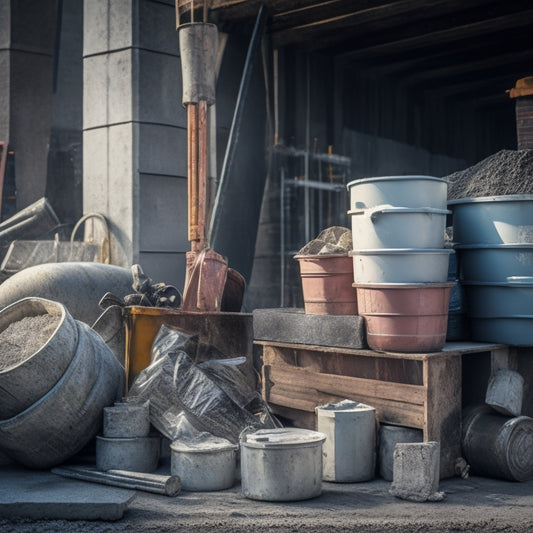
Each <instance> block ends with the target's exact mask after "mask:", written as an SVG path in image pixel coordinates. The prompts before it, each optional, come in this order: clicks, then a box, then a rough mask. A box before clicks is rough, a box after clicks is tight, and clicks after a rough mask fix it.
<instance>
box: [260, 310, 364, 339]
mask: <svg viewBox="0 0 533 533" xmlns="http://www.w3.org/2000/svg"><path fill="white" fill-rule="evenodd" d="M253 317H254V339H255V340H265V341H275V342H276V341H277V342H289V343H294V344H312V345H316V346H337V347H339V348H353V349H361V348H366V347H367V345H366V340H365V328H364V322H363V318H362V317H360V316H357V315H307V314H305V313H304V312H303V309H295V308H287V309H255V310H254V311H253Z"/></svg>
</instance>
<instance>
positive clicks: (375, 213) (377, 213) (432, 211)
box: [348, 207, 451, 222]
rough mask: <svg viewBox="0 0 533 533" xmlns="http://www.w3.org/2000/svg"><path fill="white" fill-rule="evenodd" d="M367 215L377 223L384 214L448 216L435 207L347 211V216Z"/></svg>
mask: <svg viewBox="0 0 533 533" xmlns="http://www.w3.org/2000/svg"><path fill="white" fill-rule="evenodd" d="M366 213H369V216H370V220H371V221H372V222H377V221H378V220H379V218H380V217H381V216H382V215H386V214H393V213H396V214H402V215H403V214H405V213H424V214H429V215H449V214H451V211H450V210H448V209H438V208H436V207H380V208H375V209H352V210H350V211H348V214H349V215H364V214H366Z"/></svg>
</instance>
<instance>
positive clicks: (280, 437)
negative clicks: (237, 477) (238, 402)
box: [241, 428, 326, 501]
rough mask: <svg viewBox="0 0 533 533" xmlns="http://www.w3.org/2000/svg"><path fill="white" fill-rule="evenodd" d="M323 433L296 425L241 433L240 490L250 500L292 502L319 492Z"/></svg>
mask: <svg viewBox="0 0 533 533" xmlns="http://www.w3.org/2000/svg"><path fill="white" fill-rule="evenodd" d="M325 440H326V435H324V434H323V433H319V432H317V431H310V430H307V429H298V428H281V429H260V430H258V431H256V432H254V433H244V434H243V435H242V436H241V483H242V493H243V495H244V496H246V497H247V498H250V499H253V500H267V501H296V500H307V499H309V498H315V497H316V496H319V495H320V494H321V492H322V444H323V443H324V441H325Z"/></svg>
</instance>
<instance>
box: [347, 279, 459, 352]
mask: <svg viewBox="0 0 533 533" xmlns="http://www.w3.org/2000/svg"><path fill="white" fill-rule="evenodd" d="M453 285H454V282H448V283H419V284H411V283H397V284H365V285H362V284H355V283H354V287H355V288H356V290H357V299H358V301H359V314H360V315H361V316H363V317H364V319H365V325H366V336H367V342H368V346H369V347H370V348H371V349H373V350H382V351H395V352H435V351H439V350H440V349H441V348H442V347H443V346H444V343H445V342H446V330H447V323H448V307H449V301H450V290H451V288H452V286H453Z"/></svg>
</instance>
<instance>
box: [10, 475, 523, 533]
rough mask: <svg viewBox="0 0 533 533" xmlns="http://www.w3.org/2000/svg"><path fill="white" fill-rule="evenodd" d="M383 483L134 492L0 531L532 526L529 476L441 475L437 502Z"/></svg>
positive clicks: (516, 529) (396, 529) (510, 528)
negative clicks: (259, 496) (109, 508)
mask: <svg viewBox="0 0 533 533" xmlns="http://www.w3.org/2000/svg"><path fill="white" fill-rule="evenodd" d="M389 488H390V483H388V482H386V481H384V480H382V479H376V480H374V481H372V482H368V483H357V484H336V483H324V484H323V492H322V495H321V496H319V497H318V498H315V499H313V500H308V501H302V502H290V503H270V502H262V501H253V500H250V499H247V498H245V497H244V496H242V494H241V492H240V486H238V485H237V486H235V487H234V488H232V489H229V490H226V491H220V492H211V493H198V492H196V493H195V492H182V493H181V494H180V495H178V496H177V497H174V498H169V497H165V496H158V495H153V494H148V493H143V492H138V493H137V496H136V498H135V499H134V501H133V502H132V503H131V504H130V506H129V508H128V510H127V511H126V513H125V515H124V517H123V518H122V519H121V520H118V521H116V522H103V521H92V522H90V521H65V520H50V521H38V522H32V521H28V520H13V521H8V520H1V519H0V531H1V532H2V533H9V532H17V533H18V532H25V533H30V532H31V533H41V532H61V533H65V532H98V533H100V532H110V533H111V532H121V531H135V532H152V531H153V532H157V533H162V532H167V531H168V532H170V531H172V532H182V531H183V532H184V531H187V532H189V531H224V532H229V533H232V532H245V531H246V532H249V531H254V532H256V531H257V532H264V531H276V532H288V531H296V532H298V531H302V532H303V531H305V532H308V531H311V532H313V531H317V532H318V531H321V532H323V531H341V532H342V531H355V530H358V531H365V532H382V531H383V532H393V531H394V532H407V531H409V532H414V531H416V532H425V531H429V530H431V531H437V532H441V531H442V532H444V531H445V532H452V531H455V532H456V531H469V532H495V531H498V532H502V531H505V532H513V533H515V532H516V533H525V532H531V531H533V480H532V481H529V482H526V483H515V482H506V481H498V480H494V479H487V478H480V477H471V478H469V479H467V480H462V479H459V478H455V479H449V480H443V481H441V484H440V487H439V490H443V491H445V493H446V498H445V500H444V501H443V502H438V503H412V502H407V501H403V500H398V499H396V498H394V497H392V496H390V495H389V493H388V490H389Z"/></svg>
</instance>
